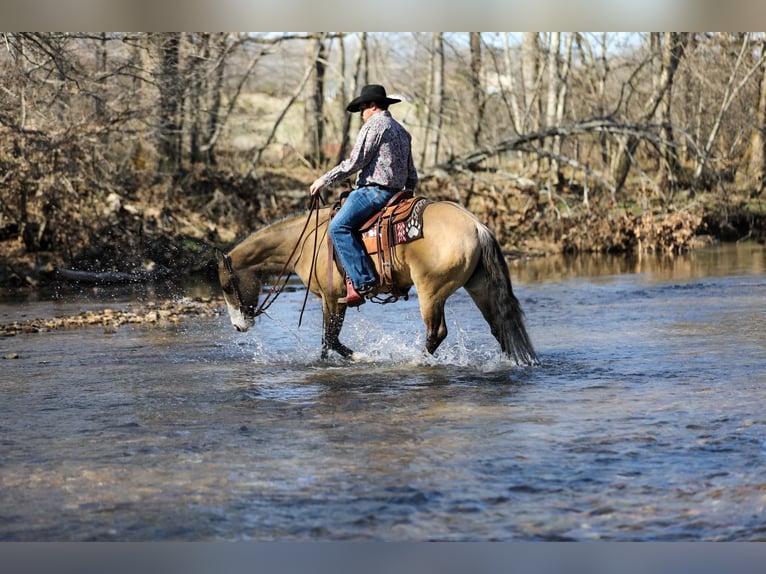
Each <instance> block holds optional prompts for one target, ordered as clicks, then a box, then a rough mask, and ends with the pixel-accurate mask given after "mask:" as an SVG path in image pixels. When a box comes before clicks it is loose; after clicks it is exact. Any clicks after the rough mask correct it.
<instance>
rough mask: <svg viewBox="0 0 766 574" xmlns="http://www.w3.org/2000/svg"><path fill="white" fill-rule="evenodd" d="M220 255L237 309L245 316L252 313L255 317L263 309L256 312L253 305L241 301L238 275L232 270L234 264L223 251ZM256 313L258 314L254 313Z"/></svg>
mask: <svg viewBox="0 0 766 574" xmlns="http://www.w3.org/2000/svg"><path fill="white" fill-rule="evenodd" d="M221 256H222V257H223V263H224V265H225V266H226V271H227V272H228V273H229V282H230V283H231V290H232V291H233V292H234V297H235V298H236V300H237V301H236V303H237V308H238V309H239V312H240V313H242V314H243V315H245V316H248V315H250V314H252V316H253V317H257V316H258V315H260V314H261V313H263V311H261V312H260V313H258V310H257V309H255V307H254V306H253V305H245V304H244V303H243V302H242V291H241V290H240V288H239V275H237V273H236V271H234V266H233V265H232V264H231V256H230V255H227V254H225V253H222V254H221ZM256 313H258V315H256Z"/></svg>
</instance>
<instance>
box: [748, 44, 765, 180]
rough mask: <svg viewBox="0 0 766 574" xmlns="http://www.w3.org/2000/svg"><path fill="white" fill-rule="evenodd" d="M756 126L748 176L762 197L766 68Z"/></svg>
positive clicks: (760, 92) (761, 78) (762, 80)
mask: <svg viewBox="0 0 766 574" xmlns="http://www.w3.org/2000/svg"><path fill="white" fill-rule="evenodd" d="M760 44H761V45H760V52H761V58H763V55H764V54H765V53H766V34H764V33H761V34H760ZM755 118H756V119H755V126H754V127H753V134H752V136H751V138H750V162H749V164H748V175H749V179H750V182H751V185H752V186H753V187H754V194H755V195H761V194H762V193H763V189H764V187H765V186H766V66H763V72H762V74H761V76H760V78H759V85H758V107H757V108H756V115H755Z"/></svg>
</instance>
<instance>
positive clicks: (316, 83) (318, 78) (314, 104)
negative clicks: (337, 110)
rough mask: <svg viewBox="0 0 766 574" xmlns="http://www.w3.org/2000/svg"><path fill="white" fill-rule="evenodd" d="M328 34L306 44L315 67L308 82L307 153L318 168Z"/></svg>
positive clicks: (310, 59)
mask: <svg viewBox="0 0 766 574" xmlns="http://www.w3.org/2000/svg"><path fill="white" fill-rule="evenodd" d="M326 37H327V34H325V33H319V34H317V35H315V36H314V37H313V38H312V39H311V40H310V41H309V42H307V46H306V54H307V58H308V66H310V67H313V72H312V74H311V80H310V81H309V82H308V87H309V90H308V93H307V94H306V100H305V101H306V108H305V118H306V119H305V122H304V125H305V132H304V145H305V148H306V149H305V155H306V158H307V159H308V161H309V164H311V166H312V167H315V168H318V167H320V166H321V165H322V164H323V162H324V150H323V149H322V145H323V143H324V118H323V109H324V81H325V70H326V69H327V46H326V44H325V38H326Z"/></svg>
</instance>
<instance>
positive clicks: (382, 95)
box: [346, 84, 402, 113]
mask: <svg viewBox="0 0 766 574" xmlns="http://www.w3.org/2000/svg"><path fill="white" fill-rule="evenodd" d="M401 101H402V100H397V99H396V98H389V97H387V96H386V88H384V87H383V86H381V85H379V84H369V85H367V86H365V87H363V88H362V93H361V94H359V95H358V96H357V97H356V98H354V99H353V100H351V103H350V104H349V105H347V106H346V110H347V111H349V112H351V113H354V112H358V111H359V104H366V103H368V102H385V103H387V104H395V103H397V102H401Z"/></svg>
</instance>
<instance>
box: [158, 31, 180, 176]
mask: <svg viewBox="0 0 766 574" xmlns="http://www.w3.org/2000/svg"><path fill="white" fill-rule="evenodd" d="M154 39H155V42H156V44H157V47H158V49H159V52H160V69H159V71H158V72H157V84H158V86H159V90H160V101H159V128H158V134H157V141H158V147H159V153H160V158H159V165H158V170H159V172H160V173H164V174H170V175H175V173H176V172H177V171H178V169H179V168H180V167H181V156H180V150H181V145H180V142H181V134H180V123H181V118H180V111H181V109H182V105H181V104H182V102H183V89H182V87H181V78H180V77H179V60H180V44H181V33H179V32H162V33H157V34H156V35H155V36H154Z"/></svg>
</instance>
